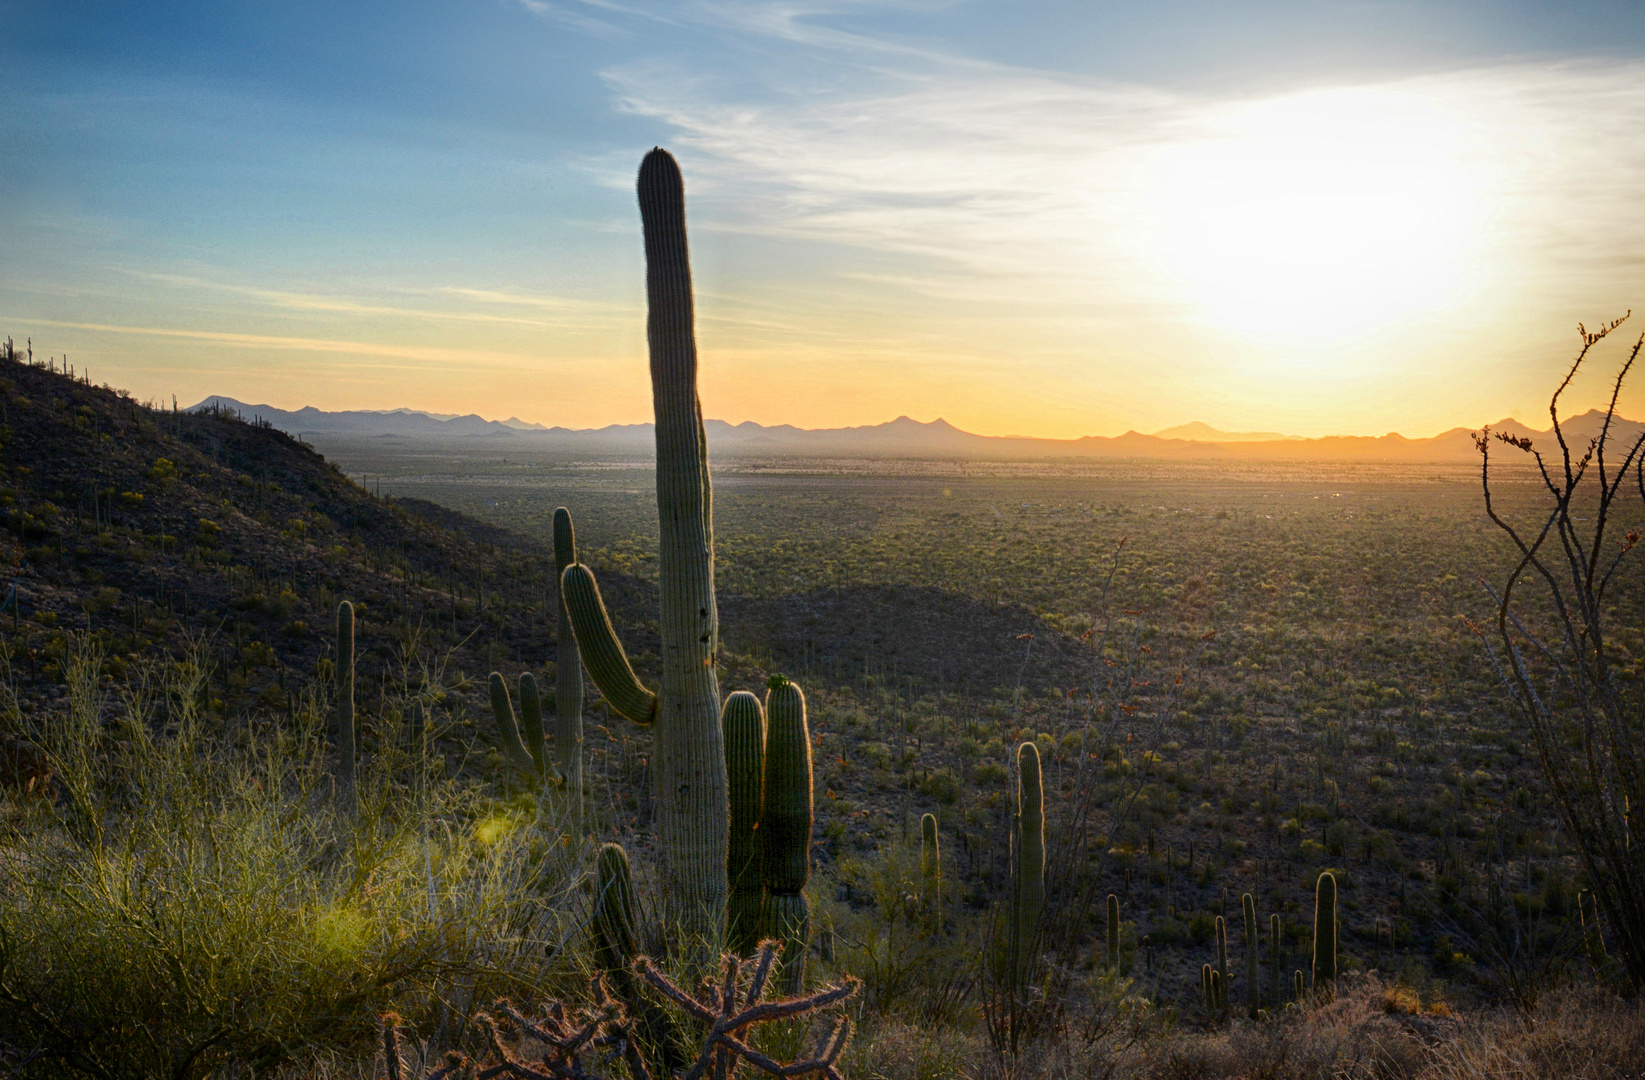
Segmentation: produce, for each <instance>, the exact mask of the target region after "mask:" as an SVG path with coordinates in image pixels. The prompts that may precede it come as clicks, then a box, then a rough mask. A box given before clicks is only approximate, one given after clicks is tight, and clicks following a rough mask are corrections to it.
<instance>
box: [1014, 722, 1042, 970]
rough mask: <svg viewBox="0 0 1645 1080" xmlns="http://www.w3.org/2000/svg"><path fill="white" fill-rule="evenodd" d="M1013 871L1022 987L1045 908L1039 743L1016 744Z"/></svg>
mask: <svg viewBox="0 0 1645 1080" xmlns="http://www.w3.org/2000/svg"><path fill="white" fill-rule="evenodd" d="M1016 826H1017V827H1016V835H1015V837H1014V840H1015V844H1014V847H1015V848H1016V851H1015V855H1016V875H1015V877H1014V878H1013V880H1012V890H1011V892H1012V895H1011V930H1010V949H1011V956H1010V968H1011V978H1012V982H1013V985H1014V986H1015V987H1017V988H1019V989H1020V988H1021V986H1022V984H1023V983H1024V982H1025V981H1026V980H1027V978H1028V975H1029V972H1030V971H1031V970H1032V968H1033V966H1034V949H1035V947H1036V945H1037V944H1038V935H1039V925H1040V912H1041V911H1043V910H1044V908H1045V790H1044V786H1043V783H1042V781H1041V777H1040V751H1039V747H1037V746H1035V745H1034V744H1033V743H1031V742H1025V743H1023V744H1022V745H1021V746H1019V747H1017V820H1016Z"/></svg>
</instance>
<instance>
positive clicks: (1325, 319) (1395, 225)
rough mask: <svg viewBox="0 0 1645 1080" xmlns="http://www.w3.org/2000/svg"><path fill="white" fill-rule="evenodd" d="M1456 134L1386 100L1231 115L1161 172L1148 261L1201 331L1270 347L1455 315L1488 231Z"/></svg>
mask: <svg viewBox="0 0 1645 1080" xmlns="http://www.w3.org/2000/svg"><path fill="white" fill-rule="evenodd" d="M1460 128H1461V125H1460V124H1457V123H1455V122H1454V121H1453V120H1452V119H1451V118H1448V117H1445V116H1442V115H1439V114H1437V113H1436V112H1435V111H1434V110H1433V109H1432V108H1431V107H1430V106H1429V105H1428V103H1426V102H1425V101H1423V100H1422V99H1420V98H1418V97H1416V96H1415V95H1413V94H1403V93H1401V92H1399V91H1395V90H1389V89H1386V88H1384V89H1374V90H1330V91H1314V92H1309V93H1304V94H1299V95H1291V96H1287V97H1284V98H1277V99H1270V100H1267V101H1262V102H1257V103H1250V104H1244V105H1241V106H1239V107H1237V108H1234V109H1230V110H1227V111H1225V112H1222V113H1220V114H1218V115H1216V116H1215V117H1214V118H1212V119H1211V120H1210V121H1209V122H1208V124H1207V125H1206V126H1205V128H1204V129H1203V130H1202V131H1200V132H1197V133H1196V135H1195V137H1191V138H1188V139H1185V140H1183V141H1181V142H1177V143H1173V144H1171V145H1170V146H1169V147H1167V148H1163V149H1162V151H1161V153H1160V155H1159V156H1158V157H1157V158H1156V160H1155V162H1154V164H1155V166H1156V167H1157V168H1158V169H1159V171H1158V172H1157V173H1155V183H1154V184H1153V185H1152V195H1151V197H1150V202H1152V203H1153V209H1154V212H1155V214H1157V217H1156V216H1155V215H1154V214H1151V215H1150V216H1151V217H1154V223H1155V225H1156V227H1157V231H1155V233H1154V235H1153V238H1152V242H1151V245H1150V246H1151V247H1152V254H1153V257H1154V258H1156V259H1158V260H1161V261H1162V262H1163V265H1162V266H1161V267H1160V269H1161V270H1162V271H1163V273H1164V275H1165V276H1166V278H1167V279H1168V280H1169V281H1170V282H1171V283H1172V285H1173V286H1174V287H1175V288H1176V289H1177V290H1178V296H1179V298H1180V299H1183V300H1186V301H1187V302H1188V303H1189V304H1191V305H1192V306H1193V307H1194V308H1195V309H1196V310H1197V312H1198V314H1199V316H1200V317H1201V318H1203V319H1204V320H1206V321H1207V322H1208V323H1211V324H1213V325H1216V326H1218V327H1221V328H1224V329H1226V330H1231V331H1234V332H1237V333H1241V334H1245V335H1250V336H1252V337H1255V338H1259V339H1264V340H1269V341H1275V342H1279V341H1285V342H1290V343H1293V344H1299V345H1306V344H1318V343H1321V342H1323V341H1328V340H1340V339H1343V338H1345V337H1348V336H1363V335H1365V334H1367V333H1374V332H1375V331H1376V330H1378V329H1379V328H1382V327H1384V326H1387V325H1388V324H1392V323H1395V322H1397V321H1399V320H1403V319H1409V318H1410V317H1411V316H1413V315H1416V314H1419V313H1421V312H1423V311H1425V310H1430V309H1435V308H1441V307H1444V306H1445V305H1446V304H1447V302H1449V301H1451V300H1452V299H1453V298H1454V296H1455V293H1456V290H1457V289H1458V287H1459V282H1460V281H1461V279H1462V277H1463V274H1462V264H1463V262H1464V261H1465V260H1466V258H1467V256H1468V255H1469V253H1470V250H1471V248H1472V246H1473V241H1474V238H1475V236H1476V234H1477V231H1478V219H1479V206H1478V201H1479V199H1478V196H1479V185H1478V184H1477V183H1476V182H1475V179H1474V178H1473V177H1472V176H1471V175H1470V173H1471V169H1470V168H1469V166H1468V164H1467V161H1466V157H1465V153H1464V149H1463V146H1462V144H1461V142H1459V138H1458V132H1459V129H1460ZM1150 171H1151V172H1152V171H1153V170H1152V169H1151V170H1150Z"/></svg>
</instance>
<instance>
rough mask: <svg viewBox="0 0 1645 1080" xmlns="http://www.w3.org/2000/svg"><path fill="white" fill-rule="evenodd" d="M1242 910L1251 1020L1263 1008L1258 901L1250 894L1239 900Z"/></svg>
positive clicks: (1247, 997)
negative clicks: (1258, 953)
mask: <svg viewBox="0 0 1645 1080" xmlns="http://www.w3.org/2000/svg"><path fill="white" fill-rule="evenodd" d="M1239 901H1240V908H1241V909H1242V913H1243V914H1244V916H1245V1003H1246V1006H1247V1011H1248V1012H1249V1013H1250V1014H1251V1019H1253V1020H1255V1019H1256V1017H1257V1010H1258V1009H1260V1008H1262V983H1261V980H1260V979H1259V977H1258V972H1259V971H1260V970H1261V969H1260V967H1259V964H1258V957H1257V901H1256V898H1255V897H1253V896H1252V895H1251V894H1250V893H1246V894H1245V895H1244V896H1241V897H1240V898H1239Z"/></svg>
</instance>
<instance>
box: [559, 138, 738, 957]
mask: <svg viewBox="0 0 1645 1080" xmlns="http://www.w3.org/2000/svg"><path fill="white" fill-rule="evenodd" d="M639 200H640V218H641V221H642V224H643V226H644V233H645V260H646V300H647V305H648V312H649V313H648V317H647V320H646V338H647V341H648V343H649V345H650V352H651V400H652V406H653V409H654V411H655V416H656V438H657V521H658V527H659V537H658V541H659V543H658V549H657V585H658V594H659V599H660V606H661V610H660V613H659V618H658V622H657V625H658V631H659V637H660V638H661V647H662V648H661V662H660V667H659V671H660V675H661V683H662V685H661V687H660V688H659V692H658V693H655V694H653V693H652V692H651V691H650V690H648V689H646V688H645V687H644V686H643V685H641V684H640V681H639V679H637V678H636V677H635V676H634V672H633V669H632V668H631V667H630V666H629V664H628V658H627V657H626V656H625V655H624V653H623V650H622V646H621V645H620V644H618V643H617V640H616V636H615V634H614V633H613V632H612V629H611V621H610V619H609V618H607V617H606V613H605V608H604V605H603V604H602V603H601V602H600V597H599V589H598V587H597V585H596V584H595V581H594V576H593V574H592V573H590V572H589V571H588V569H587V568H586V567H584V566H582V565H581V564H573V565H572V566H569V567H567V568H566V570H565V573H564V575H563V577H562V583H563V586H564V590H563V595H564V597H565V604H566V609H567V611H568V612H569V613H570V615H571V624H572V626H573V627H574V629H575V631H576V635H577V645H578V647H579V649H580V651H581V653H582V657H583V663H584V665H585V666H586V667H587V669H588V673H589V675H590V676H591V677H592V678H593V679H594V683H595V685H596V686H598V687H599V689H600V693H601V694H603V695H604V696H605V699H606V701H607V702H609V703H610V705H611V707H612V708H613V709H615V710H616V711H617V712H618V713H619V714H620V715H622V716H625V717H627V718H628V719H630V720H634V721H636V722H638V723H642V724H646V723H652V722H653V721H654V722H655V724H656V729H657V730H656V749H655V752H654V755H653V758H652V762H653V777H654V784H655V794H656V803H657V832H658V839H659V841H660V843H659V845H658V846H659V849H660V852H661V857H662V864H663V865H662V871H663V880H664V885H665V887H666V890H667V893H668V895H669V896H670V897H671V898H672V902H673V904H674V906H675V911H674V915H675V917H676V921H677V922H678V923H679V925H680V926H681V928H682V930H684V931H685V932H686V934H687V936H688V937H690V938H695V939H697V940H699V941H707V940H711V939H712V938H713V937H714V936H715V935H717V934H718V933H719V932H720V929H721V928H722V927H723V926H724V918H725V904H726V891H727V884H726V854H727V844H728V836H729V826H730V821H729V815H730V809H729V803H728V798H727V792H726V783H727V781H726V773H725V751H724V746H723V743H722V739H721V732H720V683H719V671H718V667H717V653H718V649H719V611H718V607H717V606H716V603H715V597H714V525H713V493H712V490H711V486H710V483H709V475H708V443H707V439H706V437H705V435H704V433H703V415H702V405H701V402H700V401H699V400H698V397H697V342H696V331H695V318H696V316H695V313H694V311H693V308H692V295H691V265H690V257H689V251H688V246H687V243H686V229H685V184H684V181H683V180H682V178H681V176H680V168H679V166H678V165H677V164H676V163H675V161H674V159H673V157H671V156H670V155H669V154H668V152H667V151H665V150H662V149H660V148H659V149H654V150H652V151H651V153H649V154H647V155H646V156H645V160H644V161H643V162H642V163H641V164H640V175H639Z"/></svg>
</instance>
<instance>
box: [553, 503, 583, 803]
mask: <svg viewBox="0 0 1645 1080" xmlns="http://www.w3.org/2000/svg"><path fill="white" fill-rule="evenodd" d="M576 561H577V534H576V532H575V531H574V530H573V529H572V527H571V512H570V511H569V510H567V509H566V508H565V507H563V506H561V507H558V508H556V509H555V511H554V596H555V599H556V601H557V605H558V610H559V615H560V624H559V629H558V632H557V636H556V642H557V646H558V648H557V652H556V654H555V660H554V758H555V760H556V761H558V762H559V763H560V775H561V776H562V777H564V778H565V793H566V803H567V806H568V808H569V809H570V812H571V827H572V829H573V831H575V832H576V833H577V834H578V835H582V832H583V662H582V657H581V656H580V655H579V653H578V651H577V635H576V633H575V632H574V631H573V630H572V628H571V616H570V615H569V614H568V613H567V612H566V609H565V591H564V586H563V585H562V584H561V581H560V579H561V577H562V576H563V575H564V574H565V570H566V567H568V566H570V565H572V564H573V563H575V562H576Z"/></svg>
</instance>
